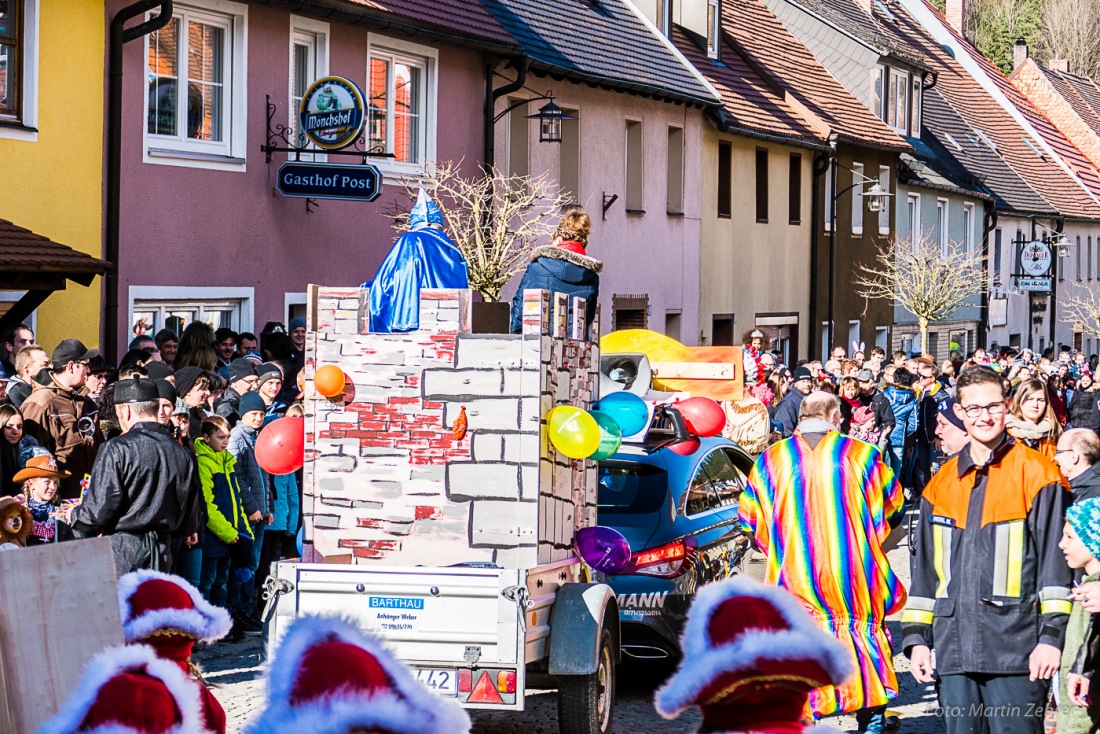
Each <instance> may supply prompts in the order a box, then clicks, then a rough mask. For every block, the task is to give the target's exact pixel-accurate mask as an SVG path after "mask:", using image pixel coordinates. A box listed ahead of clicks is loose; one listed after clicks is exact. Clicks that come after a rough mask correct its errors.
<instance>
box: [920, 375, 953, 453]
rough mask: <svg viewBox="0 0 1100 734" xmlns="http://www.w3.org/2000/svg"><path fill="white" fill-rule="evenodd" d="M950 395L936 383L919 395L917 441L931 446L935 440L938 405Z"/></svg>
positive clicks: (948, 398)
mask: <svg viewBox="0 0 1100 734" xmlns="http://www.w3.org/2000/svg"><path fill="white" fill-rule="evenodd" d="M950 399H951V395H950V394H949V393H948V392H947V390H945V389H944V387H943V385H941V384H940V383H938V382H936V383H933V384H932V386H931V387H929V388H928V389H927V390H925V391H924V392H923V393H921V394H920V399H919V401H918V403H917V406H918V407H917V410H918V411H920V415H918V416H917V433H916V436H917V441H919V442H921V443H923V444H925V445H926V446H931V445H932V444H933V443H934V442H935V440H936V413H937V412H939V406H940V403H942V402H944V401H946V400H950Z"/></svg>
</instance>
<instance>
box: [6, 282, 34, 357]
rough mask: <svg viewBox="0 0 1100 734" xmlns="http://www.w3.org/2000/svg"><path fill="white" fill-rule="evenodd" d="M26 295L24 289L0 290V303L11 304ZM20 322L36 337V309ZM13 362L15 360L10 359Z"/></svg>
mask: <svg viewBox="0 0 1100 734" xmlns="http://www.w3.org/2000/svg"><path fill="white" fill-rule="evenodd" d="M25 295H27V292H26V291H0V303H10V304H12V305H13V306H14V305H15V304H16V303H18V302H19V301H20V299H22V298H23V296H25ZM22 323H24V324H26V325H27V326H29V327H31V331H33V332H34V335H35V337H36V338H37V337H38V309H37V308H36V309H35V310H33V311H31V312H30V314H29V315H28V316H27V318H25V319H23V321H22ZM12 362H13V363H14V362H15V360H14V359H12Z"/></svg>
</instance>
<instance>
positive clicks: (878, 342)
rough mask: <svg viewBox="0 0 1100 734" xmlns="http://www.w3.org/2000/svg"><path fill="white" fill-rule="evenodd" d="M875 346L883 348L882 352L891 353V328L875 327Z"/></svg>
mask: <svg viewBox="0 0 1100 734" xmlns="http://www.w3.org/2000/svg"><path fill="white" fill-rule="evenodd" d="M875 346H876V347H882V351H884V352H886V353H887V354H889V353H890V327H889V326H876V327H875Z"/></svg>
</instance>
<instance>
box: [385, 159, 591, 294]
mask: <svg viewBox="0 0 1100 734" xmlns="http://www.w3.org/2000/svg"><path fill="white" fill-rule="evenodd" d="M461 163H462V162H461V161H459V162H457V163H455V162H443V163H437V164H436V165H435V166H434V167H433V169H432V170H426V171H425V172H424V175H423V176H422V177H421V178H420V179H408V180H406V181H405V188H406V190H408V192H409V194H410V196H411V197H413V198H415V194H416V189H417V188H419V187H420V186H423V187H424V188H425V189H426V190H428V191H429V192H430V193H431V194H432V196H434V197H435V200H436V202H437V203H438V204H439V208H440V210H441V211H442V212H443V219H444V221H445V222H446V231H447V234H448V235H450V237H451V240H452V241H454V243H455V245H456V246H457V247H458V249H459V250H460V251H461V252H462V254H463V255H464V256H465V258H466V263H467V265H468V267H469V273H470V287H471V288H473V289H474V290H476V291H478V292H479V293H481V295H482V296H484V298H485V299H486V300H487V301H499V300H500V293H501V291H502V290H503V289H504V286H505V285H507V284H508V281H509V280H511V279H512V277H513V276H515V275H516V274H517V273H519V272H521V271H522V270H523V269H524V268H525V267H527V262H528V258H529V255H530V252H531V250H532V249H533V248H534V247H537V246H538V245H540V244H547V243H548V241H549V239H550V237H551V235H553V233H554V229H555V227H556V225H557V218H558V215H559V214H560V213H561V209H562V207H563V206H565V205H566V204H568V203H569V201H570V199H571V197H570V196H568V195H564V194H563V193H562V192H561V191H559V189H558V185H557V182H556V181H555V180H554V179H553V178H551V176H550V175H549V173H543V174H540V175H538V176H510V175H508V174H506V173H503V172H501V171H499V170H497V169H495V168H494V169H493V170H492V172H491V173H489V174H486V173H485V172H484V171H479V172H478V173H477V174H476V175H474V176H471V177H464V176H462V175H461V173H460V172H459V171H460V166H461ZM386 216H390V217H392V218H393V219H394V227H395V229H397V231H398V232H404V231H406V230H407V229H408V227H409V224H408V212H407V211H405V210H404V209H403V208H401V207H400V206H398V207H397V208H396V209H391V210H389V211H387V212H386Z"/></svg>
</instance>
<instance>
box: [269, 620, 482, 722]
mask: <svg viewBox="0 0 1100 734" xmlns="http://www.w3.org/2000/svg"><path fill="white" fill-rule="evenodd" d="M267 687H268V691H267V706H266V708H265V709H264V711H263V712H262V713H261V714H260V716H259V717H258V718H257V720H256V721H255V722H253V724H252V725H251V727H250V728H249V729H248V732H249V734H298V733H299V732H310V734H348V732H350V731H353V730H354V731H364V732H377V733H384V734H466V732H469V731H470V717H469V716H468V715H467V714H466V712H465V711H463V710H462V708H461V707H460V706H459V705H458V704H457V703H456V702H455V701H451V700H447V699H444V698H440V697H438V696H436V695H435V694H434V693H432V692H431V691H429V690H428V689H427V688H426V687H425V686H424V684H422V683H421V682H420V681H418V680H416V679H415V678H414V677H413V676H412V674H411V673H410V672H409V671H408V670H407V669H406V668H405V667H404V666H403V665H402V664H401V663H399V662H398V661H397V660H396V659H395V658H394V657H393V656H392V655H390V654H389V653H388V652H386V651H385V650H384V649H383V647H382V643H381V641H380V640H378V639H377V638H375V637H372V636H370V635H368V634H366V633H364V632H362V631H360V630H359V629H358V628H357V627H355V626H354V625H352V624H351V623H349V622H346V621H344V620H341V619H332V618H325V617H314V616H309V617H302V618H300V619H298V620H297V621H296V622H295V623H294V625H293V626H292V627H291V628H290V630H289V631H288V632H287V634H286V637H284V638H283V641H282V643H281V644H280V645H279V648H278V650H276V652H275V656H274V659H273V660H272V661H271V665H270V668H269V670H268V683H267Z"/></svg>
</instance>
